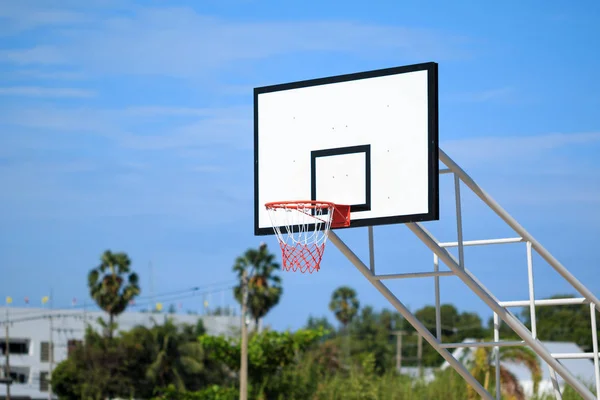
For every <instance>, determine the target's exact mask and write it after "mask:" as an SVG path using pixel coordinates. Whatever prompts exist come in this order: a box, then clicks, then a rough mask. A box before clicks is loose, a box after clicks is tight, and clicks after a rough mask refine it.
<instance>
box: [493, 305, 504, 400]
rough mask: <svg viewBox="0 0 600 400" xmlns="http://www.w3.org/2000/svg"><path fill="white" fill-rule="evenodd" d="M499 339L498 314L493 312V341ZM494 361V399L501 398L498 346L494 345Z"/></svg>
mask: <svg viewBox="0 0 600 400" xmlns="http://www.w3.org/2000/svg"><path fill="white" fill-rule="evenodd" d="M499 341H500V320H499V318H498V314H496V313H494V342H496V343H498V342H499ZM494 362H495V364H496V371H495V375H496V400H501V399H502V393H501V392H502V391H501V390H500V389H501V382H500V347H499V346H494Z"/></svg>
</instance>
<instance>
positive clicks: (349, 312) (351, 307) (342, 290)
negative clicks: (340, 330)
mask: <svg viewBox="0 0 600 400" xmlns="http://www.w3.org/2000/svg"><path fill="white" fill-rule="evenodd" d="M359 307H360V302H359V301H358V299H357V297H356V291H355V290H354V289H352V288H351V287H349V286H340V287H339V288H337V289H336V290H335V291H334V292H333V294H332V295H331V301H330V302H329V309H330V310H331V311H332V312H333V314H334V315H335V318H336V319H337V320H338V321H339V322H340V323H341V324H342V326H343V327H344V330H345V329H346V327H347V326H348V324H349V323H350V321H352V319H353V318H354V317H355V316H356V314H357V313H358V309H359Z"/></svg>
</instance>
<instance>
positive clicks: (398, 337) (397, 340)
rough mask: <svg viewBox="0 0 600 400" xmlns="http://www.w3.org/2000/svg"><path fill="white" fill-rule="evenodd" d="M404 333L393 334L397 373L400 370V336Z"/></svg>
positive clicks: (396, 332)
mask: <svg viewBox="0 0 600 400" xmlns="http://www.w3.org/2000/svg"><path fill="white" fill-rule="evenodd" d="M405 333H406V332H405V331H395V332H394V335H396V370H397V371H398V373H400V371H401V369H402V336H403V335H404V334H405Z"/></svg>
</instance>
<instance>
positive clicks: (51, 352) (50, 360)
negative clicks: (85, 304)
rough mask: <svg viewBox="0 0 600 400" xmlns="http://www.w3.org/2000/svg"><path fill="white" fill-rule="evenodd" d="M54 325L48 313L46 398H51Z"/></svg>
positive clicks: (50, 399)
mask: <svg viewBox="0 0 600 400" xmlns="http://www.w3.org/2000/svg"><path fill="white" fill-rule="evenodd" d="M53 331H54V326H53V324H52V314H50V343H49V346H48V347H49V348H50V350H49V352H50V354H49V357H48V362H49V367H48V381H49V382H48V400H52V384H51V382H52V370H53V368H54V334H53V333H54V332H53Z"/></svg>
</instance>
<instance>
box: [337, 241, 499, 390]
mask: <svg viewBox="0 0 600 400" xmlns="http://www.w3.org/2000/svg"><path fill="white" fill-rule="evenodd" d="M329 238H330V240H331V242H332V243H333V244H334V246H336V247H337V248H338V250H340V252H341V253H342V254H344V256H346V258H347V259H348V260H349V261H350V262H351V263H352V264H353V265H354V266H355V267H356V269H358V271H359V272H360V273H361V274H363V275H364V277H365V278H367V279H368V280H369V281H370V282H371V285H373V287H375V289H377V290H378V291H379V293H381V294H382V295H383V296H384V297H385V298H386V299H387V300H388V301H389V302H390V304H391V305H392V306H394V308H395V309H396V310H397V311H398V312H399V313H400V314H401V315H402V316H403V317H404V319H406V321H408V323H409V324H411V325H412V326H413V327H414V328H415V330H416V331H417V332H418V333H419V334H421V335H422V336H423V338H424V339H425V340H427V342H428V343H429V344H431V346H433V348H434V349H436V350H437V352H438V353H439V354H440V355H441V356H442V357H443V358H444V359H445V360H446V361H448V363H449V364H450V366H451V367H452V368H454V369H455V370H456V372H458V373H459V374H460V375H461V376H462V377H463V378H464V379H465V381H467V383H468V384H469V385H471V386H472V387H473V389H474V390H475V391H476V392H477V393H478V394H479V395H480V396H481V397H482V398H483V399H490V400H491V399H492V396H490V394H489V393H488V391H487V390H485V389H484V387H483V386H482V385H481V383H479V382H478V381H477V379H475V378H474V377H473V375H471V373H470V372H469V371H468V370H467V369H466V368H465V366H464V365H463V364H462V363H460V362H459V361H458V360H457V359H456V358H454V356H453V355H452V354H451V353H450V352H449V351H448V350H447V349H445V348H443V347H440V343H439V342H438V341H437V339H436V338H435V336H433V335H432V334H431V332H429V330H428V329H427V328H426V327H425V325H423V324H422V323H421V321H419V319H418V318H417V317H415V316H414V315H413V313H411V312H410V311H409V309H408V308H406V306H405V305H404V304H402V302H401V301H400V300H398V298H397V297H396V296H394V294H393V293H392V292H391V291H390V290H389V289H388V288H387V286H385V285H384V284H383V283H382V282H381V281H379V280H377V279H373V274H372V273H371V271H370V270H369V268H367V266H366V265H365V264H364V263H363V262H362V261H361V260H360V258H358V256H356V254H354V252H353V251H352V250H350V248H349V247H348V246H347V245H346V244H345V243H344V242H343V241H342V240H341V239H340V238H339V236H338V235H337V234H336V233H335V232H334V231H330V232H329Z"/></svg>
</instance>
